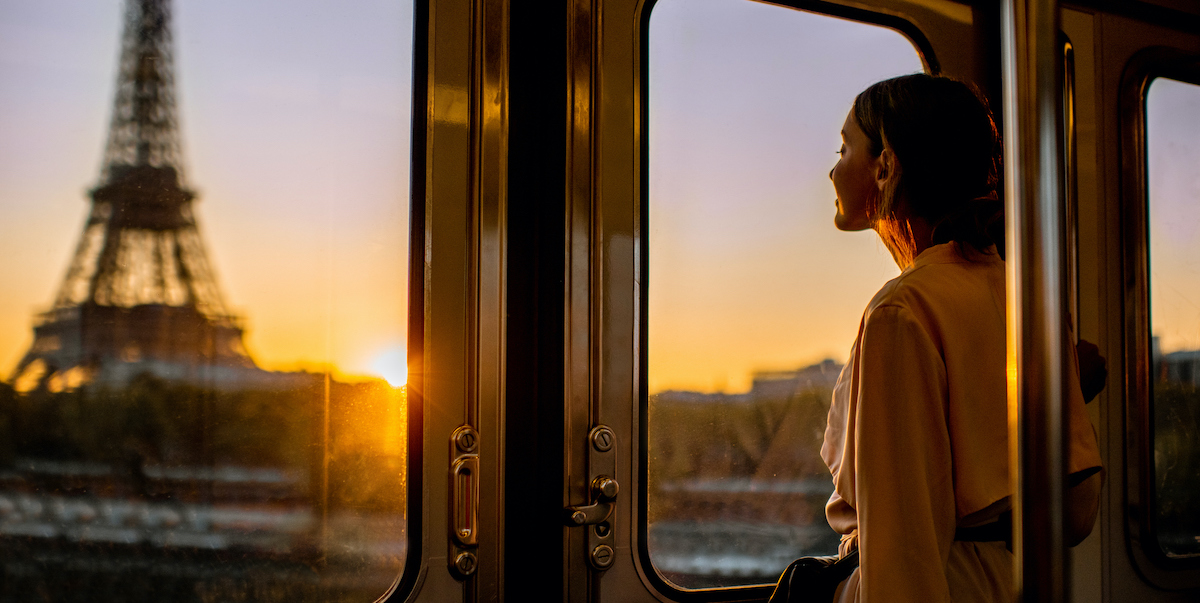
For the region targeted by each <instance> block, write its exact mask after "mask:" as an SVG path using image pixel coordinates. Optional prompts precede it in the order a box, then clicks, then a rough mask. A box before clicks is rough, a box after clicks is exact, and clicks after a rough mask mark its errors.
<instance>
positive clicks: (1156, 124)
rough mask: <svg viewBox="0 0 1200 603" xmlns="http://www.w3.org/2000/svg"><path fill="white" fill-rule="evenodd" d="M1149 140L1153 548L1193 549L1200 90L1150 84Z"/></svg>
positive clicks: (1199, 410)
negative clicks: (1155, 527)
mask: <svg viewBox="0 0 1200 603" xmlns="http://www.w3.org/2000/svg"><path fill="white" fill-rule="evenodd" d="M1146 144H1147V156H1148V168H1149V199H1150V201H1149V202H1150V208H1149V214H1150V219H1149V230H1150V333H1151V335H1152V338H1151V341H1152V342H1153V346H1152V351H1151V354H1152V357H1151V375H1152V383H1153V403H1152V405H1151V407H1152V408H1153V414H1154V417H1153V419H1154V421H1153V434H1154V485H1155V497H1156V499H1157V503H1158V504H1157V507H1158V508H1157V513H1158V515H1157V522H1156V524H1157V528H1158V529H1157V535H1158V545H1159V546H1160V547H1161V548H1162V550H1163V552H1164V553H1166V554H1167V555H1169V556H1185V555H1200V514H1197V513H1196V509H1200V440H1197V439H1196V434H1197V433H1200V390H1197V386H1200V176H1197V172H1196V166H1198V165H1200V86H1195V85H1192V84H1185V83H1183V82H1177V81H1174V80H1169V79H1157V80H1154V82H1153V83H1152V84H1151V86H1150V92H1149V93H1148V95H1147V97H1146Z"/></svg>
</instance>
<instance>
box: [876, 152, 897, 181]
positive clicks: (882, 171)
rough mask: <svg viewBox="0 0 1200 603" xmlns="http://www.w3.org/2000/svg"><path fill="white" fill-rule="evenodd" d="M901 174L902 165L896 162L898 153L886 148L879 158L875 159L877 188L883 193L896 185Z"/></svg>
mask: <svg viewBox="0 0 1200 603" xmlns="http://www.w3.org/2000/svg"><path fill="white" fill-rule="evenodd" d="M899 174H900V164H899V163H898V162H897V161H896V153H895V152H894V151H892V148H891V147H888V146H884V147H883V151H882V152H880V153H879V157H877V158H876V159H875V186H877V187H879V191H880V192H883V191H884V190H886V189H887V188H888V187H889V186H892V185H894V181H895V179H896V177H897V176H898V175H899Z"/></svg>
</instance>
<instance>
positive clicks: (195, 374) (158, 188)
mask: <svg viewBox="0 0 1200 603" xmlns="http://www.w3.org/2000/svg"><path fill="white" fill-rule="evenodd" d="M170 21H171V10H170V2H169V0H127V3H126V7H125V25H124V34H123V35H122V42H121V62H120V71H119V74H118V76H117V92H116V99H115V102H114V105H113V112H112V121H111V123H110V126H109V132H108V142H107V145H106V146H105V151H104V160H103V163H102V169H101V173H100V184H99V185H98V186H96V187H95V188H94V189H92V190H91V211H90V213H89V215H88V219H87V222H86V224H85V225H84V229H83V235H82V236H81V237H80V239H79V244H78V246H77V247H76V249H75V255H74V257H73V258H72V260H71V263H70V266H69V268H68V269H67V275H66V278H65V279H64V280H63V282H62V286H61V287H60V288H59V290H58V294H57V295H56V296H55V298H54V304H53V306H52V307H51V308H50V310H49V311H47V312H45V313H42V314H40V315H39V316H37V317H36V318H35V321H34V341H33V344H32V346H31V347H30V349H29V351H28V352H27V353H26V354H25V356H24V357H23V358H22V359H21V361H20V362H19V363H18V364H17V368H16V370H15V371H14V373H13V382H14V383H17V384H18V387H19V388H21V387H22V386H21V384H24V385H23V387H24V388H25V389H31V388H47V389H50V390H51V391H60V390H62V389H69V388H73V387H78V386H80V385H83V384H86V383H89V382H95V381H99V382H103V383H109V384H121V383H124V382H128V380H129V379H131V378H132V377H133V376H135V375H137V374H140V373H143V372H150V373H153V374H156V375H158V376H160V377H164V378H170V379H181V380H187V381H211V380H213V379H218V380H221V379H224V380H228V379H229V378H231V376H234V377H236V375H238V374H239V373H240V374H243V375H245V374H246V373H247V371H249V372H254V373H265V371H260V370H259V369H257V368H256V367H255V365H254V362H253V361H252V360H251V359H250V357H249V355H248V354H247V352H246V350H245V347H244V345H243V341H242V326H241V321H240V319H239V318H238V317H237V316H234V315H233V314H231V313H230V311H229V310H228V308H227V306H226V305H225V302H224V300H223V298H222V296H221V291H220V289H219V288H218V287H217V282H216V277H215V275H214V274H213V270H212V268H211V267H210V264H209V261H208V257H207V254H206V252H205V250H204V244H203V241H202V240H201V238H200V233H199V230H198V229H197V226H196V218H195V215H194V214H193V211H192V204H193V201H194V200H195V194H194V193H193V192H192V191H191V190H189V189H188V187H187V182H186V179H185V178H184V172H183V161H182V157H181V149H180V147H181V145H180V136H179V125H178V119H177V117H176V107H175V75H174V68H173V64H172V63H173V60H172V49H171V46H172V41H171V28H170Z"/></svg>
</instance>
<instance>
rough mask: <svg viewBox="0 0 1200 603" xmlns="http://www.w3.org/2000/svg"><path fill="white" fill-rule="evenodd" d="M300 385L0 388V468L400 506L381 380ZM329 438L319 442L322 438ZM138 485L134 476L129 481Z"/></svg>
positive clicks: (401, 395) (311, 379)
mask: <svg viewBox="0 0 1200 603" xmlns="http://www.w3.org/2000/svg"><path fill="white" fill-rule="evenodd" d="M328 393H329V396H328V400H326V383H325V379H324V376H323V375H319V374H299V375H297V376H296V379H294V380H292V381H290V382H289V385H288V386H287V387H279V388H275V389H265V388H264V389H247V390H235V391H218V390H213V389H206V388H202V387H198V386H196V385H192V384H187V383H179V382H170V381H165V380H163V379H159V378H157V377H154V376H152V375H149V374H143V375H140V376H138V377H136V378H134V379H133V380H132V381H131V382H130V383H129V384H128V385H127V386H125V387H122V388H110V387H83V388H79V389H76V390H74V391H64V392H58V393H52V392H49V391H45V390H35V391H32V392H29V393H27V394H18V393H16V392H14V390H13V388H12V387H11V386H10V385H9V384H6V383H0V463H3V464H4V465H7V466H12V464H13V463H14V462H16V460H18V459H40V460H49V461H76V462H86V463H101V464H106V465H109V466H112V467H115V468H119V469H120V471H121V472H123V474H124V475H129V472H131V471H132V472H134V473H135V474H136V473H137V472H139V471H140V470H142V468H144V467H146V466H150V465H156V466H176V467H191V468H195V467H217V468H219V467H240V468H258V469H264V468H265V469H278V470H281V471H283V472H285V474H288V475H292V476H294V477H295V478H296V480H295V481H296V482H297V483H298V484H299V487H302V488H304V489H306V491H301V492H295V493H293V495H294V496H297V497H300V498H308V499H314V498H316V497H318V496H319V495H320V492H319V490H320V488H321V487H322V485H323V484H324V481H325V478H324V472H325V471H326V470H328V472H329V478H328V484H329V497H328V502H329V504H330V505H331V507H333V508H354V509H362V510H380V511H383V510H388V511H397V510H399V509H401V508H402V506H403V499H404V496H403V486H404V465H405V429H406V427H405V415H406V408H405V404H406V400H405V392H404V390H403V389H396V388H392V387H391V386H389V385H388V384H387V383H386V382H384V381H381V380H372V381H365V382H361V383H340V382H336V381H331V382H330V383H329V384H328ZM326 435H328V439H326ZM134 477H135V479H137V476H136V475H135V476H134Z"/></svg>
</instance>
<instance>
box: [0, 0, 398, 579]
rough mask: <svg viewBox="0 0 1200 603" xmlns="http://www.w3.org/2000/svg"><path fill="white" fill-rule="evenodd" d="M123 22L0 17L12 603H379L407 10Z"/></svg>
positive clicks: (392, 508) (136, 10)
mask: <svg viewBox="0 0 1200 603" xmlns="http://www.w3.org/2000/svg"><path fill="white" fill-rule="evenodd" d="M124 4H125V6H124V7H123V8H122V7H121V6H119V5H118V3H112V2H102V3H70V4H69V5H68V4H62V3H43V2H38V1H36V0H22V1H19V2H5V3H3V5H2V6H0V39H3V40H4V43H3V45H0V78H3V80H4V82H5V85H4V87H3V89H2V91H0V130H3V131H4V132H5V135H4V137H3V139H2V140H0V157H3V161H0V257H2V258H4V259H3V262H0V365H2V366H0V371H2V372H0V377H3V379H4V381H3V382H0V572H2V574H3V575H0V599H4V600H12V601H34V600H39V601H40V600H55V601H58V600H83V599H87V600H97V601H101V600H103V601H108V600H121V601H124V600H138V601H142V600H145V601H149V600H154V601H168V600H170V601H176V600H178V601H364V602H366V601H375V600H377V599H379V598H380V597H381V596H383V595H385V594H386V593H387V592H388V590H389V589H390V588H392V585H393V583H394V582H395V581H396V579H397V577H398V576H399V574H400V572H401V568H402V567H403V563H404V559H405V556H406V535H405V528H406V524H405V518H406V509H407V507H406V504H407V503H406V482H405V480H406V462H407V461H406V457H407V454H406V442H405V434H406V430H405V422H406V397H405V380H406V372H407V371H406V363H405V358H404V357H405V340H406V338H405V325H406V316H405V315H406V312H405V306H406V295H407V293H406V289H407V280H406V279H407V277H406V275H405V273H406V268H407V256H408V251H407V246H408V242H407V241H408V237H407V227H408V226H407V222H408V201H407V199H408V191H407V188H408V174H407V170H408V155H409V129H410V125H409V122H410V118H409V115H410V109H409V105H410V96H411V93H410V80H411V77H410V75H409V74H410V70H411V59H410V57H411V37H410V36H411V31H412V24H411V19H412V16H411V15H412V6H411V2H408V1H407V0H396V1H394V2H393V1H388V2H371V3H363V4H359V5H356V6H355V10H353V11H347V10H345V9H344V8H343V7H342V6H341V5H339V4H336V3H328V2H321V1H311V0H299V1H297V0H274V1H266V2H253V3H239V2H219V3H212V2H187V3H183V2H180V3H175V4H174V6H172V3H171V2H170V1H169V0H126V2H125V3H124ZM122 32H124V33H122ZM114 83H115V86H114ZM218 277H219V278H218Z"/></svg>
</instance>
